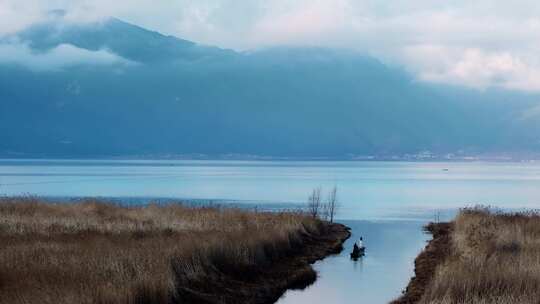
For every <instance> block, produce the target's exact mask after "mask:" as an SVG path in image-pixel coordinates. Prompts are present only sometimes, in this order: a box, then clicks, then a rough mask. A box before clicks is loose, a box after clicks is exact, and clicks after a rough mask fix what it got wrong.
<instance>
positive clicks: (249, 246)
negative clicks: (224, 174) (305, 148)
mask: <svg viewBox="0 0 540 304" xmlns="http://www.w3.org/2000/svg"><path fill="white" fill-rule="evenodd" d="M349 237H350V231H349V229H348V228H347V227H346V226H344V225H341V224H333V223H329V222H326V221H321V220H318V219H314V218H312V217H310V216H307V215H305V214H303V213H300V212H279V213H278V212H257V211H247V210H241V209H234V208H221V207H204V206H203V207H197V208H194V207H187V206H184V205H182V204H175V203H171V204H164V205H153V204H150V205H147V206H130V207H124V206H121V205H118V204H110V203H106V202H102V201H96V200H86V201H80V202H77V203H71V204H66V203H60V204H55V203H53V202H43V201H41V200H40V199H36V198H9V197H8V198H1V199H0V242H1V243H2V244H3V249H2V250H1V251H0V303H10V304H17V303H55V304H64V303H65V304H67V303H70V304H71V303H111V304H114V303H134V304H139V303H152V304H161V303H163V304H171V303H212V304H214V303H257V304H258V303H261V304H265V303H274V302H275V301H277V300H278V299H279V298H280V297H281V296H282V295H283V293H284V292H285V291H286V290H287V289H301V288H305V287H307V286H308V285H310V284H312V283H313V282H314V281H315V280H316V278H317V274H316V272H315V270H314V269H313V268H312V266H311V264H312V263H314V262H315V261H317V260H320V259H323V258H324V257H326V256H328V255H330V254H334V253H339V252H340V251H341V250H342V249H343V245H342V244H343V242H344V241H345V240H346V239H347V238H349Z"/></svg>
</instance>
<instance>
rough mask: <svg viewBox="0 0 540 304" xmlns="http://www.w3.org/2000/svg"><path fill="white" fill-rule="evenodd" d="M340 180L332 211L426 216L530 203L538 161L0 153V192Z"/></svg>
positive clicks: (293, 185)
mask: <svg viewBox="0 0 540 304" xmlns="http://www.w3.org/2000/svg"><path fill="white" fill-rule="evenodd" d="M333 186H337V187H338V197H339V200H340V202H341V209H340V212H339V213H338V218H340V219H358V220H361V219H363V220H365V219H371V220H373V219H377V220H378V219H403V218H407V219H421V220H425V219H426V218H429V219H432V218H433V217H434V214H435V213H437V212H441V213H443V214H445V212H446V211H448V210H453V209H455V208H458V207H462V206H470V205H475V204H484V205H492V206H498V207H506V208H521V207H528V208H534V207H537V206H538V198H540V187H539V186H540V164H538V163H482V162H478V163H476V162H474V163H457V162H454V163H452V162H450V163H442V162H433V163H427V162H426V163H421V162H362V161H358V162H353V161H163V160H159V161H148V160H124V161H120V160H111V161H104V160H0V195H25V194H32V195H40V196H60V197H80V196H101V197H124V198H125V197H129V198H148V197H159V198H180V199H213V200H218V201H219V200H224V201H236V202H240V203H242V202H244V203H260V204H265V205H271V204H277V203H281V204H282V203H285V204H291V206H293V204H295V203H296V204H298V203H303V202H305V201H306V199H307V197H308V195H309V193H310V191H311V190H312V189H313V188H315V187H322V188H323V191H328V190H330V189H331V188H332V187H333Z"/></svg>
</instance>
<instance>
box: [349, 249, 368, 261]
mask: <svg viewBox="0 0 540 304" xmlns="http://www.w3.org/2000/svg"><path fill="white" fill-rule="evenodd" d="M365 252H366V247H360V248H354V249H353V251H352V252H351V259H353V260H358V258H360V257H363V256H364V255H365Z"/></svg>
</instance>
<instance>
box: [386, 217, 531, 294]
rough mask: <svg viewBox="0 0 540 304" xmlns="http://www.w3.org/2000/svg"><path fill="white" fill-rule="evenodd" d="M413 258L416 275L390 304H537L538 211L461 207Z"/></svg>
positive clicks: (433, 230)
mask: <svg viewBox="0 0 540 304" xmlns="http://www.w3.org/2000/svg"><path fill="white" fill-rule="evenodd" d="M426 230H427V231H429V232H430V233H431V234H432V235H433V239H432V240H431V241H430V242H429V243H428V245H427V246H426V248H425V250H424V251H423V252H422V253H420V255H419V256H418V257H417V258H416V260H415V276H414V277H413V278H412V279H411V281H410V283H409V285H408V286H407V288H406V290H405V291H404V293H403V295H402V296H401V297H400V298H399V299H397V300H395V301H393V302H392V304H412V303H421V304H435V303H468V304H480V303H505V304H514V303H515V304H517V303H520V304H536V303H538V299H539V298H540V264H539V262H538V261H540V213H538V212H537V211H528V212H520V213H508V212H502V211H496V210H492V209H489V208H483V207H478V208H470V209H463V210H461V212H460V213H459V214H458V215H457V217H456V219H455V220H454V221H452V222H451V223H431V224H429V225H427V226H426Z"/></svg>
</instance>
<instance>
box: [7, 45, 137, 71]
mask: <svg viewBox="0 0 540 304" xmlns="http://www.w3.org/2000/svg"><path fill="white" fill-rule="evenodd" d="M0 64H15V65H20V66H24V67H27V68H29V69H31V70H35V71H58V70H62V69H64V68H68V67H73V66H79V65H93V66H96V65H97V66H103V65H118V64H120V65H130V64H132V63H131V62H130V61H128V60H126V59H124V58H122V57H120V56H118V55H115V54H113V53H111V52H109V51H107V50H98V51H89V50H86V49H81V48H78V47H76V46H73V45H70V44H62V45H59V46H57V47H55V48H53V49H51V50H49V51H47V52H35V51H33V50H32V49H30V48H29V47H28V46H27V45H25V44H21V43H16V42H15V43H9V44H0Z"/></svg>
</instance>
